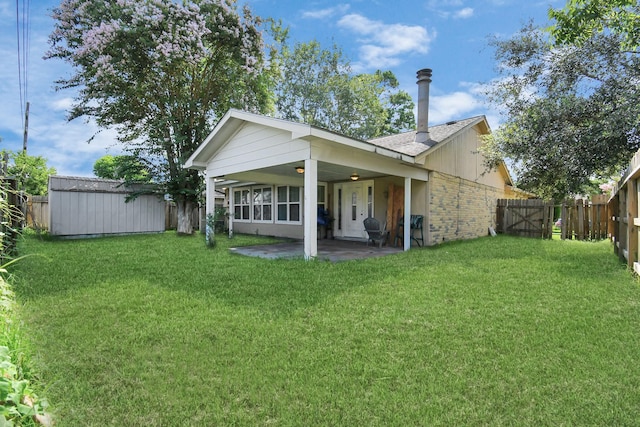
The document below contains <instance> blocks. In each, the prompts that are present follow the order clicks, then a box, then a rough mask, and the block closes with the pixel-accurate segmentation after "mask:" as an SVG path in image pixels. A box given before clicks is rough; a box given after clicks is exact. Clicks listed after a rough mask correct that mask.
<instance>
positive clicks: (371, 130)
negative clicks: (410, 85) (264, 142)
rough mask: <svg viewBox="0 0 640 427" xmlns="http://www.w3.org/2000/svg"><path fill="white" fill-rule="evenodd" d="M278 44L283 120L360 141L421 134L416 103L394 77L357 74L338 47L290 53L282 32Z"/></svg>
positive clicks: (311, 46)
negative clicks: (413, 132) (412, 132)
mask: <svg viewBox="0 0 640 427" xmlns="http://www.w3.org/2000/svg"><path fill="white" fill-rule="evenodd" d="M278 36H279V37H280V38H279V39H278ZM276 38H277V39H278V42H279V44H280V45H281V49H280V50H279V51H278V52H273V53H274V54H273V55H272V61H273V62H274V63H277V64H278V69H279V72H280V74H279V78H278V79H277V80H276V83H275V94H276V99H277V101H276V107H277V114H278V115H279V116H280V117H282V118H284V119H287V120H293V121H301V122H305V123H308V124H311V125H315V126H319V127H323V128H326V129H329V130H332V131H335V132H339V133H341V134H343V135H348V136H351V137H353V138H359V139H370V138H374V137H377V136H381V135H387V134H391V133H397V132H401V131H407V130H411V129H415V118H414V115H413V106H414V104H413V101H412V100H411V97H410V96H409V94H407V93H406V92H405V91H402V90H399V89H398V86H399V84H398V80H397V79H396V77H395V76H394V74H393V73H392V72H391V71H380V70H378V71H376V72H374V73H353V72H352V69H351V66H350V63H349V60H348V59H347V58H346V57H345V56H344V55H343V53H342V51H341V50H340V48H339V47H338V46H336V45H333V46H332V48H331V49H325V48H323V47H322V46H321V45H320V43H318V42H317V41H315V40H313V41H310V42H306V43H296V44H294V45H293V47H290V46H289V45H288V44H287V43H286V32H283V33H278V32H277V31H276Z"/></svg>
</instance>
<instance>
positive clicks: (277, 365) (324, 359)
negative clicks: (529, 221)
mask: <svg viewBox="0 0 640 427" xmlns="http://www.w3.org/2000/svg"><path fill="white" fill-rule="evenodd" d="M273 241H274V240H273V239H266V238H258V237H255V236H246V235H237V236H236V237H235V239H234V240H228V239H219V240H218V242H217V248H216V250H215V251H209V250H207V249H206V248H205V247H204V245H203V244H202V240H201V239H177V238H176V237H175V234H174V233H165V234H160V235H152V236H126V237H118V238H104V239H93V240H83V241H39V240H37V239H35V238H29V239H27V240H25V241H24V245H23V248H22V249H23V250H24V251H25V253H41V254H43V255H44V256H46V257H48V258H50V259H51V261H46V258H44V257H30V258H27V259H25V260H24V261H22V262H20V263H19V264H18V265H17V267H16V268H18V271H16V274H17V276H18V278H19V281H18V282H17V283H16V285H15V287H14V288H15V291H16V292H17V294H18V295H19V299H20V300H21V301H23V302H24V303H25V304H26V305H25V307H26V309H25V310H24V311H25V313H24V315H25V319H24V323H25V325H26V326H27V327H28V329H29V331H31V333H32V334H33V335H32V336H33V341H34V342H37V344H38V348H37V351H38V353H37V358H38V361H39V362H40V363H42V365H43V366H44V367H46V370H45V371H44V372H43V375H44V379H45V380H46V382H47V383H48V384H50V387H49V389H48V390H47V396H48V397H49V399H50V400H51V401H54V402H56V404H55V406H56V412H57V413H58V414H59V418H60V419H61V420H64V423H65V425H72V426H105V425H118V426H121V427H127V426H141V425H144V426H174V425H175V426H191V425H193V426H195V425H198V426H203V425H204V426H209V425H211V426H214V425H238V426H255V425H267V424H270V425H271V424H273V425H282V426H293V425H309V426H316V425H349V426H350V425H367V426H413V425H434V426H443V425H469V426H476V425H477V426H482V425H499V426H508V425H525V426H545V425H567V426H570V425H571V426H573V425H576V426H578V425H597V426H613V425H619V426H631V425H636V424H637V420H638V419H640V407H639V406H638V401H640V387H639V383H638V379H639V378H640V347H639V346H638V345H635V343H638V342H640V311H639V310H638V307H639V306H640V287H639V286H638V282H637V280H636V279H635V278H634V277H633V276H632V275H631V273H629V272H628V271H627V270H626V268H625V266H624V265H621V264H620V263H619V260H618V257H617V256H615V255H614V254H613V250H612V246H611V244H610V242H607V241H605V242H599V243H591V242H589V243H584V242H575V241H558V240H552V241H543V240H539V239H522V238H520V239H519V238H512V237H508V236H498V237H496V238H486V239H478V240H474V241H465V242H458V243H452V244H444V245H441V246H438V247H435V248H423V249H415V250H411V251H409V252H406V253H400V254H397V255H392V256H388V257H382V258H377V259H368V260H361V261H349V262H342V263H329V262H305V261H303V260H268V259H256V258H250V257H243V256H239V255H237V254H233V253H230V251H229V250H228V249H229V247H230V246H234V247H235V246H239V245H247V244H267V243H270V242H273ZM364 248H365V245H364V244H363V250H364ZM88 253H90V254H91V255H92V259H94V260H97V262H89V263H88V262H87V254H88ZM114 265H117V268H114ZM63 379H64V380H63ZM66 379H69V380H66Z"/></svg>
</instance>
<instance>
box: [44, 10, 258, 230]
mask: <svg viewBox="0 0 640 427" xmlns="http://www.w3.org/2000/svg"><path fill="white" fill-rule="evenodd" d="M53 17H54V19H55V26H54V31H53V32H52V34H51V35H50V38H49V41H50V45H51V49H50V51H49V52H48V54H47V57H48V58H60V59H63V60H65V61H67V62H68V63H70V64H71V65H72V66H73V74H72V75H71V76H70V77H68V78H64V79H61V80H59V81H58V82H57V84H58V87H59V88H63V89H64V88H77V92H76V97H75V104H74V107H73V109H72V110H71V112H70V115H69V119H74V118H77V117H80V116H86V117H91V118H94V119H95V120H96V122H97V123H98V125H99V126H101V127H115V128H117V130H118V132H119V139H120V140H121V141H122V142H123V143H124V145H125V147H126V149H127V151H129V153H130V154H131V155H134V156H136V157H138V158H140V159H144V162H145V164H146V165H155V167H154V168H153V169H152V172H153V174H154V181H155V182H157V183H159V184H161V187H160V188H159V189H158V191H159V192H162V193H164V192H166V193H168V194H169V195H170V196H171V197H172V198H173V200H174V201H175V202H176V204H177V206H178V232H179V233H187V234H190V233H192V225H191V222H190V218H191V215H190V213H191V211H192V209H193V208H195V207H196V206H197V201H198V197H199V195H200V193H201V191H202V184H201V181H202V180H201V177H200V176H199V175H198V173H197V172H196V171H193V170H185V169H183V168H182V165H183V164H184V161H185V160H186V159H187V158H188V156H189V155H191V153H192V152H193V151H194V150H195V149H196V148H197V146H198V145H199V144H200V143H201V142H202V141H203V140H204V138H205V137H206V135H207V133H208V132H209V131H210V129H211V126H212V124H213V122H214V121H215V120H217V119H218V118H219V117H220V116H221V115H222V114H223V113H224V112H225V111H226V110H227V109H229V108H230V107H238V108H243V109H246V110H252V111H263V110H264V109H265V108H267V106H268V105H269V100H270V97H269V91H268V84H267V80H268V75H267V74H266V73H264V72H263V71H264V70H263V67H264V63H263V43H262V38H261V34H260V32H259V30H258V26H259V19H258V18H256V17H254V16H253V15H252V14H251V12H250V10H249V9H248V8H246V7H245V8H244V9H243V11H242V13H240V12H239V11H238V10H237V8H236V5H235V0H193V1H188V0H185V1H179V2H175V1H172V0H119V1H117V2H115V1H108V0H63V1H62V3H61V4H60V6H59V7H58V8H56V9H55V10H54V12H53Z"/></svg>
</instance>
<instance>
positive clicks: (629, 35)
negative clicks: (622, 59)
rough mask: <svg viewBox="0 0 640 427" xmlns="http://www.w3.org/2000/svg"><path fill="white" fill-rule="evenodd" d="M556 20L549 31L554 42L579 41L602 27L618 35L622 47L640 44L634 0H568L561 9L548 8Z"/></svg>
mask: <svg viewBox="0 0 640 427" xmlns="http://www.w3.org/2000/svg"><path fill="white" fill-rule="evenodd" d="M549 17H550V18H551V19H554V20H555V21H556V22H555V24H554V25H553V26H552V27H551V34H552V35H553V36H554V37H555V40H556V42H557V43H558V44H581V43H584V42H586V41H587V40H589V39H590V38H591V37H592V36H593V35H595V34H597V33H602V32H604V31H608V32H612V33H614V34H617V35H620V36H621V37H622V43H621V46H622V47H623V48H624V49H630V50H636V49H637V48H638V46H639V45H640V5H639V4H638V2H637V0H569V1H568V2H567V4H566V6H565V7H564V8H563V9H550V10H549Z"/></svg>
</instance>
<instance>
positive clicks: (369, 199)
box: [367, 186, 373, 218]
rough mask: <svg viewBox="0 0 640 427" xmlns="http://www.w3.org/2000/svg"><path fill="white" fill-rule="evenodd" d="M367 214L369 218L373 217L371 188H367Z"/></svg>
mask: <svg viewBox="0 0 640 427" xmlns="http://www.w3.org/2000/svg"><path fill="white" fill-rule="evenodd" d="M367 214H368V215H369V218H372V217H373V187H372V186H368V187H367Z"/></svg>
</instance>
